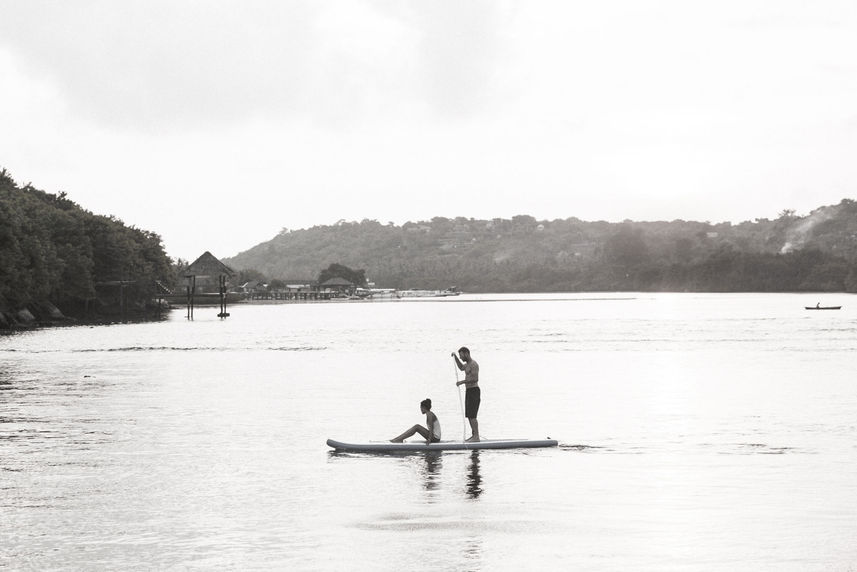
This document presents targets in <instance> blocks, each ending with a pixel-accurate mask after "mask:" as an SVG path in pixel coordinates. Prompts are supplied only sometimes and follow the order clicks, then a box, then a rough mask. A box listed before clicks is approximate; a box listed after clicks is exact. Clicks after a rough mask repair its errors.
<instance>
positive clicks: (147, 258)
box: [0, 169, 172, 315]
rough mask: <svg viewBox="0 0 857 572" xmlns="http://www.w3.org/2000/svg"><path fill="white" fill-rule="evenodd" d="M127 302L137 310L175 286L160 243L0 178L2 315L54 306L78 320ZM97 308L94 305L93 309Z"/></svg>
mask: <svg viewBox="0 0 857 572" xmlns="http://www.w3.org/2000/svg"><path fill="white" fill-rule="evenodd" d="M119 281H124V282H125V283H126V286H125V287H124V290H125V300H126V303H127V304H128V305H129V306H131V305H135V304H136V305H138V306H140V305H141V304H143V303H144V302H145V301H147V300H148V299H150V298H152V297H153V296H155V295H156V293H157V285H156V281H162V282H165V283H168V282H171V281H172V272H171V269H170V260H169V258H168V257H167V256H166V254H165V253H164V249H163V246H162V245H161V238H160V237H159V236H158V235H157V234H154V233H151V232H148V231H145V230H140V229H137V228H134V227H127V226H125V224H123V223H122V221H120V220H117V219H116V218H113V217H108V216H100V215H95V214H92V213H91V212H89V211H86V210H83V209H82V208H81V207H79V206H78V205H77V204H75V203H74V202H72V201H70V200H69V199H67V198H66V195H65V193H60V194H58V195H53V194H49V193H45V192H43V191H40V190H37V189H34V188H33V187H32V186H30V185H26V186H24V187H19V186H18V185H17V184H16V183H15V181H13V180H12V178H11V177H10V176H9V175H8V174H7V172H6V170H5V169H4V170H2V171H0V309H2V308H4V307H5V308H7V309H13V308H20V307H24V306H26V305H27V304H30V303H35V302H42V301H49V302H52V303H54V304H55V305H57V306H58V307H59V308H60V309H62V310H63V311H64V312H66V313H69V314H71V315H79V314H80V313H81V312H82V310H83V309H84V308H86V307H90V308H98V307H108V306H110V305H111V304H114V303H117V302H118V296H119V289H120V286H119V285H118V284H117V282H119ZM92 302H94V303H93V304H90V303H92Z"/></svg>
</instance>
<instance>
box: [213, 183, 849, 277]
mask: <svg viewBox="0 0 857 572" xmlns="http://www.w3.org/2000/svg"><path fill="white" fill-rule="evenodd" d="M227 263H228V264H230V265H232V266H233V267H235V268H239V269H240V268H255V269H258V270H259V271H261V272H263V273H264V274H265V275H267V276H268V277H271V278H274V277H276V278H282V279H294V278H299V277H311V276H315V275H317V274H318V272H319V269H320V268H325V267H327V266H328V265H329V264H331V263H341V264H347V265H349V266H351V267H356V268H365V269H366V275H367V277H368V278H369V279H370V280H372V281H373V282H374V283H375V284H376V285H378V286H382V287H391V288H444V287H449V286H458V287H459V288H461V289H462V290H464V291H468V292H536V291H542V292H548V291H623V290H624V291H715V292H728V291H759V292H786V291H850V292H854V291H857V270H855V269H857V264H855V263H857V203H855V202H854V201H852V200H848V199H846V200H843V201H842V202H841V203H840V204H838V205H834V206H828V207H821V208H819V209H816V210H815V211H813V212H812V213H810V214H809V215H807V216H804V217H801V216H796V215H795V214H794V212H793V211H788V210H786V211H783V212H782V214H781V215H780V216H779V217H778V218H777V219H775V220H768V219H756V220H755V221H753V222H749V221H748V222H743V223H740V224H734V225H733V224H731V223H720V224H711V223H708V222H690V221H683V220H676V221H672V222H631V221H625V222H622V223H608V222H603V221H598V222H585V221H581V220H579V219H576V218H569V219H562V220H553V221H546V220H545V221H537V220H536V219H534V218H533V217H531V216H526V215H521V216H516V217H513V218H512V219H511V220H507V219H494V220H475V219H466V218H456V219H447V218H441V217H437V218H434V219H432V220H431V221H424V222H417V223H413V222H409V223H406V224H404V225H402V226H397V225H394V224H392V223H389V224H387V225H383V224H380V223H378V222H377V221H374V220H364V221H362V222H359V223H357V222H339V223H337V224H335V225H331V226H316V227H313V228H309V229H305V230H296V231H289V230H283V231H282V232H281V233H280V234H279V235H278V236H276V237H274V238H273V239H272V240H270V241H268V242H265V243H262V244H259V245H257V246H255V247H254V248H252V249H250V250H248V251H246V252H243V253H241V254H239V255H238V256H236V257H234V258H232V259H230V260H229V261H228V262H227Z"/></svg>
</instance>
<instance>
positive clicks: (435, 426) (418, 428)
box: [390, 399, 440, 445]
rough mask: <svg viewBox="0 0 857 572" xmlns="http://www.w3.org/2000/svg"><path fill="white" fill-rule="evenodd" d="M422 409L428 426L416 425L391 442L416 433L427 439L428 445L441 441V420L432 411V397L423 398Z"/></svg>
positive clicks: (391, 440)
mask: <svg viewBox="0 0 857 572" xmlns="http://www.w3.org/2000/svg"><path fill="white" fill-rule="evenodd" d="M420 411H422V413H423V414H424V415H425V416H426V426H425V427H423V426H422V425H414V426H413V427H411V428H410V429H408V430H407V431H405V432H404V433H402V434H401V435H399V436H398V437H395V438H393V439H390V442H391V443H401V442H402V441H404V440H405V439H407V438H408V437H410V436H412V435H414V434H416V433H419V434H420V435H422V437H423V439H425V440H426V445H428V444H429V443H437V442H438V441H440V421H439V420H438V418H437V415H435V414H434V413H432V411H431V399H423V400H422V401H421V402H420Z"/></svg>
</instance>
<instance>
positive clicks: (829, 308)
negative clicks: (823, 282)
mask: <svg viewBox="0 0 857 572" xmlns="http://www.w3.org/2000/svg"><path fill="white" fill-rule="evenodd" d="M804 308H806V309H807V310H841V309H842V306H804Z"/></svg>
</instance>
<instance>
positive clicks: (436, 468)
mask: <svg viewBox="0 0 857 572" xmlns="http://www.w3.org/2000/svg"><path fill="white" fill-rule="evenodd" d="M419 454H421V455H423V456H424V457H425V466H424V468H423V471H422V476H423V487H424V488H425V490H426V491H428V492H432V491H435V490H437V489H439V488H440V485H441V473H440V471H441V469H442V468H443V453H442V452H441V451H429V452H426V453H419ZM428 502H432V498H431V496H429V500H428Z"/></svg>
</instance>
